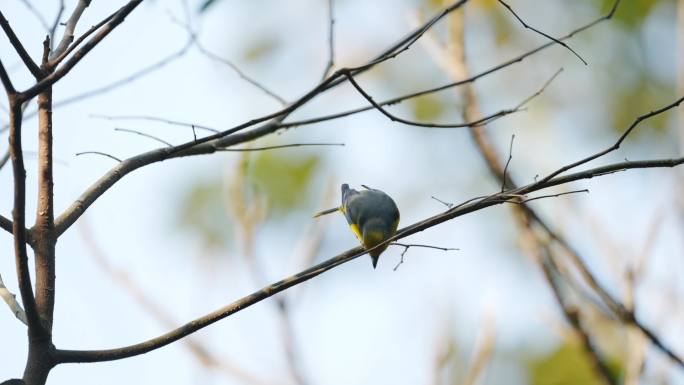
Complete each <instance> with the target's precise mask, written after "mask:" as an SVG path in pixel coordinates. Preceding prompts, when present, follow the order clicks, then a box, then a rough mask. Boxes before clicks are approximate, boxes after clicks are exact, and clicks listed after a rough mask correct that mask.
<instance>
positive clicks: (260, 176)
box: [248, 151, 320, 214]
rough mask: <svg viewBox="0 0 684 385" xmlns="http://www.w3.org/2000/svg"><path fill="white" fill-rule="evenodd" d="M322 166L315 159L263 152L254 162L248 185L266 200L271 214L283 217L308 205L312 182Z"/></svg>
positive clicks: (298, 155) (251, 163)
mask: <svg viewBox="0 0 684 385" xmlns="http://www.w3.org/2000/svg"><path fill="white" fill-rule="evenodd" d="M319 162H320V159H319V158H318V157H317V156H314V155H308V156H302V155H300V154H297V155H285V152H284V151H262V152H260V153H259V154H258V155H256V156H255V157H254V158H253V159H252V161H251V162H250V165H249V167H248V182H249V183H250V185H251V187H252V189H253V190H254V191H255V193H257V194H260V195H263V196H265V198H266V202H267V204H268V208H269V213H274V214H283V213H286V212H289V211H291V210H292V209H295V208H297V207H301V206H302V205H303V204H305V203H306V202H307V200H308V192H309V185H310V182H311V178H312V176H313V175H314V171H315V170H316V167H317V166H318V164H319Z"/></svg>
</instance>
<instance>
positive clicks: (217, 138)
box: [23, 0, 467, 234]
mask: <svg viewBox="0 0 684 385" xmlns="http://www.w3.org/2000/svg"><path fill="white" fill-rule="evenodd" d="M139 1H140V0H138V1H136V2H135V3H134V2H133V0H132V1H131V2H130V3H129V4H128V5H127V6H126V7H128V8H126V7H125V8H126V11H127V13H128V12H130V11H131V10H132V9H133V8H134V7H135V6H137V5H138V4H139ZM466 2H467V0H461V1H458V2H455V3H453V4H452V5H450V6H449V7H447V8H445V9H444V10H443V11H442V12H441V13H439V14H437V15H436V16H434V17H433V18H432V19H430V21H428V22H427V23H426V24H425V25H423V26H422V27H420V28H418V29H416V30H414V31H413V32H412V33H411V34H409V36H407V37H405V38H403V39H401V40H400V41H399V42H398V43H396V44H394V45H393V46H392V47H390V49H388V50H386V51H385V52H383V53H382V54H381V55H380V56H378V57H377V58H376V59H373V60H371V61H370V62H369V63H367V64H364V65H362V66H359V67H353V68H344V69H342V70H339V71H336V72H335V73H334V74H332V75H331V76H329V77H328V78H327V79H326V80H324V81H323V82H321V83H320V84H318V85H317V86H315V87H314V88H313V89H311V90H310V91H309V92H307V93H306V94H304V95H303V96H301V97H300V98H299V99H297V100H296V101H294V102H293V103H291V104H289V105H288V106H286V107H285V108H283V109H282V110H280V111H276V112H274V113H271V114H268V115H265V116H262V117H259V118H255V119H252V120H249V121H247V122H244V123H242V124H239V125H237V126H235V127H233V128H231V129H228V130H225V131H222V132H219V133H216V134H214V135H210V136H207V137H204V138H200V139H196V140H193V141H190V142H186V143H184V144H181V145H178V146H174V147H172V148H165V149H159V150H154V151H150V152H147V153H144V154H140V155H138V156H135V157H133V158H129V159H128V160H126V161H123V162H121V163H120V164H119V165H117V166H116V167H115V168H114V169H112V170H110V171H109V172H108V173H107V174H105V175H104V176H103V177H101V178H100V179H99V180H98V182H96V184H95V185H93V186H91V187H90V188H89V189H88V190H86V191H85V192H84V193H83V194H82V195H81V199H79V200H78V201H77V202H75V203H74V204H72V205H71V206H70V207H69V208H67V210H66V211H65V212H64V213H62V215H60V217H59V218H57V221H56V224H55V226H56V229H57V233H58V234H61V233H62V232H64V231H65V230H66V229H67V228H68V227H69V226H71V225H72V224H73V223H74V221H76V219H77V218H78V217H79V216H80V215H81V214H82V213H83V212H84V211H85V209H86V208H87V207H88V206H90V205H91V204H92V203H93V202H94V201H95V200H96V199H97V198H98V197H99V196H100V195H102V194H103V193H104V192H105V191H107V189H109V187H111V186H112V185H113V184H114V183H116V182H117V181H118V180H119V179H121V178H122V177H123V176H125V175H126V174H128V173H129V172H131V171H133V170H136V169H138V168H140V167H143V166H145V165H148V164H151V163H155V162H159V161H162V160H166V159H171V158H176V157H182V156H189V155H199V154H211V153H214V152H216V150H217V149H219V148H225V147H229V146H233V145H236V144H239V143H244V142H245V141H248V140H253V139H256V138H259V137H262V136H264V135H267V134H270V133H273V132H275V131H277V130H278V129H279V128H281V126H280V124H281V123H282V120H283V119H285V118H286V117H287V116H288V115H289V114H291V113H292V112H293V111H295V110H296V109H298V108H299V107H301V106H302V105H304V104H306V103H307V102H308V101H310V100H311V99H313V98H314V97H316V96H317V95H319V94H320V93H322V92H325V91H327V90H329V89H331V88H332V87H334V86H336V85H337V84H340V83H341V81H344V74H345V73H349V74H358V73H361V72H363V71H366V70H368V69H370V68H372V67H373V66H375V65H377V64H379V63H382V62H384V61H387V60H390V59H392V58H393V57H396V55H398V54H399V53H401V52H403V51H405V50H406V49H408V48H409V47H410V46H411V45H412V44H413V43H415V41H416V40H417V39H418V38H420V36H422V35H423V34H424V33H425V32H426V31H427V30H428V29H429V28H430V27H431V26H432V25H434V24H435V23H436V22H437V21H439V20H440V19H441V18H443V17H444V16H446V15H448V14H449V13H450V12H453V11H454V10H456V9H458V8H460V7H461V6H462V5H464V4H465V3H466ZM122 10H123V8H122ZM122 12H123V11H120V12H119V13H117V16H116V17H115V18H113V19H112V21H110V23H108V24H107V26H109V25H111V24H112V23H115V22H116V24H118V23H120V22H121V21H122V20H123V16H121V17H119V15H120V14H121V13H122ZM127 13H126V14H127ZM107 26H105V27H103V30H102V31H100V32H99V33H98V35H96V37H95V38H93V40H94V39H96V38H98V36H100V35H102V33H103V31H106V30H107ZM112 28H113V27H112ZM110 30H111V28H110ZM100 40H101V38H100ZM91 41H92V40H91ZM90 44H91V43H90V42H89V43H88V44H86V45H85V46H84V47H83V48H81V49H80V50H79V51H78V52H81V51H83V50H86V49H87V50H86V52H87V51H88V50H90V49H91V48H92V46H90V47H89V45H90ZM95 44H96V43H95ZM93 46H94V45H93ZM76 57H78V55H76ZM73 60H74V57H72V58H71V59H69V61H68V62H67V63H66V64H65V65H63V66H62V67H61V68H64V67H66V66H67V65H69V63H71V62H72V61H73ZM74 64H75V63H74ZM59 71H60V70H58V71H55V73H53V74H52V75H50V76H49V77H48V78H50V77H52V76H53V75H55V74H56V73H58V72H59ZM62 76H63V75H62ZM48 78H46V80H47V79H48ZM56 80H57V79H53V81H56ZM41 84H43V83H42V82H41V83H39V84H37V85H36V86H34V87H32V88H31V89H39V88H40V87H39V86H40V85H41ZM23 95H24V96H26V95H30V93H29V92H28V91H26V92H25V93H24V94H23ZM267 121H270V122H268V123H265V124H263V125H262V126H260V127H258V128H255V129H253V130H250V131H249V132H246V133H240V134H236V133H237V132H238V131H242V130H244V129H246V128H248V127H252V126H254V125H256V124H259V123H263V122H267Z"/></svg>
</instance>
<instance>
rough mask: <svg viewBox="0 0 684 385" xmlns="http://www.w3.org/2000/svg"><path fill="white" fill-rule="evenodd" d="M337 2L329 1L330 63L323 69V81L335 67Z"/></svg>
mask: <svg viewBox="0 0 684 385" xmlns="http://www.w3.org/2000/svg"><path fill="white" fill-rule="evenodd" d="M334 3H335V0H328V62H327V63H326V65H325V68H324V69H323V76H321V81H323V80H324V79H325V78H327V77H328V74H329V73H330V71H331V70H332V69H333V67H334V66H335V15H334Z"/></svg>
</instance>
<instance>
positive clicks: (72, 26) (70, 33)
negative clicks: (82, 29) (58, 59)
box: [50, 0, 91, 58]
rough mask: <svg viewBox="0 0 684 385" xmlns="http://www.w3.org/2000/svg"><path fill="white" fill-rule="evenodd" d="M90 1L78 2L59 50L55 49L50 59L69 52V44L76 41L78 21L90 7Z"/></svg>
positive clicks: (68, 21) (80, 0)
mask: <svg viewBox="0 0 684 385" xmlns="http://www.w3.org/2000/svg"><path fill="white" fill-rule="evenodd" d="M90 1H91V0H79V1H78V3H77V4H76V8H74V12H72V13H71V16H70V17H69V20H67V22H66V28H65V29H64V35H63V36H62V40H61V41H60V42H59V45H58V46H57V48H55V50H54V51H52V54H51V55H50V58H53V57H55V56H59V55H61V54H62V53H63V52H64V51H66V50H67V48H68V47H69V44H71V42H73V41H74V34H75V33H76V24H78V20H79V19H80V18H81V15H82V14H83V11H85V9H86V8H88V6H89V5H90Z"/></svg>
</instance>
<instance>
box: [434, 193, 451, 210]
mask: <svg viewBox="0 0 684 385" xmlns="http://www.w3.org/2000/svg"><path fill="white" fill-rule="evenodd" d="M430 198H432V199H434V200H436V201H437V202H439V203H441V204H443V205H444V206H446V208H447V209H450V208H452V207H454V204H453V203H449V202H445V201H443V200H441V199H439V198H437V197H436V196H434V195H430Z"/></svg>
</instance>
